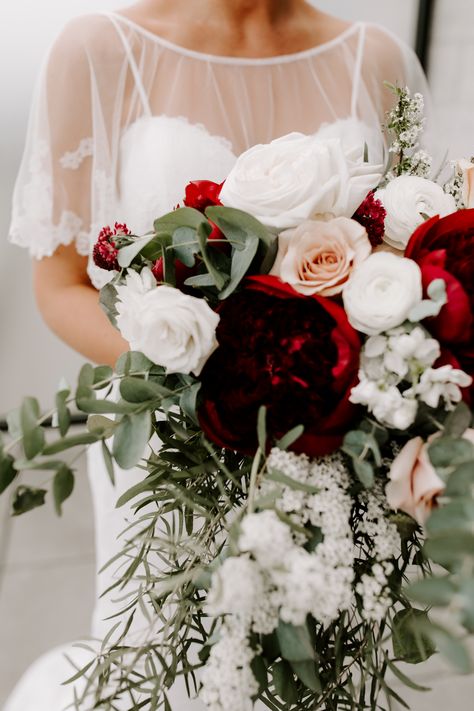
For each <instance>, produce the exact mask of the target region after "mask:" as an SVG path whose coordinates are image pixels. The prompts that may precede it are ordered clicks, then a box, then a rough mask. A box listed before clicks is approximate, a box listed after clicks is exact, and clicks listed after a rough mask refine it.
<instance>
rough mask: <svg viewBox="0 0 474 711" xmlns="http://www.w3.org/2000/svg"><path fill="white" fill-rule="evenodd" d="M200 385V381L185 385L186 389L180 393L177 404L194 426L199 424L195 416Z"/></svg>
mask: <svg viewBox="0 0 474 711" xmlns="http://www.w3.org/2000/svg"><path fill="white" fill-rule="evenodd" d="M201 385H202V384H201V383H193V385H191V386H190V387H187V388H186V390H184V392H182V393H181V396H180V399H179V406H180V408H181V410H182V411H183V412H184V414H185V415H186V416H187V417H189V419H190V420H192V422H193V423H194V424H195V425H196V426H199V420H198V416H197V399H198V395H199V391H200V389H201Z"/></svg>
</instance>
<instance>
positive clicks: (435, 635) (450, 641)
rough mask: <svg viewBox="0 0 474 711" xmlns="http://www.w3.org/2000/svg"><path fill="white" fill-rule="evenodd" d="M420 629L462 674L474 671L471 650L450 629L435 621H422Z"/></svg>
mask: <svg viewBox="0 0 474 711" xmlns="http://www.w3.org/2000/svg"><path fill="white" fill-rule="evenodd" d="M420 629H421V631H422V632H423V634H424V635H426V636H429V638H430V639H431V641H432V644H433V645H436V647H437V649H438V651H439V653H440V654H441V655H442V656H443V657H444V658H445V659H446V660H447V661H448V662H449V663H450V664H451V665H452V666H453V667H454V668H455V669H456V671H458V672H459V673H460V674H470V673H471V672H472V661H471V658H470V656H469V652H468V651H467V649H466V647H465V646H464V644H463V643H462V642H461V641H460V640H458V639H457V638H456V637H455V636H454V634H453V633H452V632H451V631H450V630H447V629H446V628H444V627H442V626H441V625H439V624H435V623H433V622H428V623H424V624H423V623H422V624H421V625H420Z"/></svg>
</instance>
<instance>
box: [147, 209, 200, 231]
mask: <svg viewBox="0 0 474 711" xmlns="http://www.w3.org/2000/svg"><path fill="white" fill-rule="evenodd" d="M203 223H207V220H206V218H205V217H204V215H203V214H202V213H201V212H199V210H195V209H194V208H193V207H180V208H179V209H177V210H172V212H168V213H167V214H166V215H163V217H160V218H158V219H157V220H155V222H154V225H153V226H154V228H155V232H157V233H158V232H165V233H167V234H169V235H172V234H173V233H174V232H175V230H177V229H178V228H179V227H191V228H192V229H193V230H197V228H198V227H199V226H200V225H201V224H203Z"/></svg>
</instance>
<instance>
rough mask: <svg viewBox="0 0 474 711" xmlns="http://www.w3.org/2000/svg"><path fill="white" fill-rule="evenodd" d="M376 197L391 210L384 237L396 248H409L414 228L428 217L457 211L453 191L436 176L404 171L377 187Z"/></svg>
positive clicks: (442, 215)
mask: <svg viewBox="0 0 474 711" xmlns="http://www.w3.org/2000/svg"><path fill="white" fill-rule="evenodd" d="M375 197H376V198H377V199H378V200H380V201H381V202H382V204H383V206H384V208H385V210H386V211H387V216H386V218H385V237H384V241H385V242H386V243H387V244H389V245H390V246H391V247H395V249H405V247H406V246H407V244H408V241H409V239H410V237H411V236H412V234H413V232H414V231H415V230H416V228H417V227H419V226H420V225H421V224H423V222H424V221H425V219H426V217H427V216H428V217H433V216H434V215H440V216H441V217H445V216H446V215H450V214H451V213H452V212H456V202H455V200H454V198H453V196H452V195H447V194H446V193H445V192H444V190H443V189H442V188H441V187H440V186H439V185H438V184H437V183H434V182H433V181H432V180H427V179H426V178H419V177H417V176H413V175H400V176H399V177H397V178H395V179H394V180H392V181H391V182H390V183H388V185H387V186H386V187H385V188H383V189H381V190H377V192H376V193H375Z"/></svg>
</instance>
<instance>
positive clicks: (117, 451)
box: [112, 412, 151, 469]
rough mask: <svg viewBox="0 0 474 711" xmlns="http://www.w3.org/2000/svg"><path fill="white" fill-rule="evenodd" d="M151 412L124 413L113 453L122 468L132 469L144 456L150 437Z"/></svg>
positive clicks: (118, 427) (116, 434)
mask: <svg viewBox="0 0 474 711" xmlns="http://www.w3.org/2000/svg"><path fill="white" fill-rule="evenodd" d="M150 429H151V421H150V413H149V412H142V413H140V414H133V415H124V417H123V418H122V419H121V420H120V422H119V424H118V426H117V429H116V431H115V434H114V440H113V449H112V453H113V456H114V458H115V461H116V462H117V464H118V465H119V467H122V469H131V468H132V467H134V466H136V465H137V464H138V462H139V461H140V459H141V458H142V457H143V455H144V452H145V448H146V445H147V444H148V440H149V439H150Z"/></svg>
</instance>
